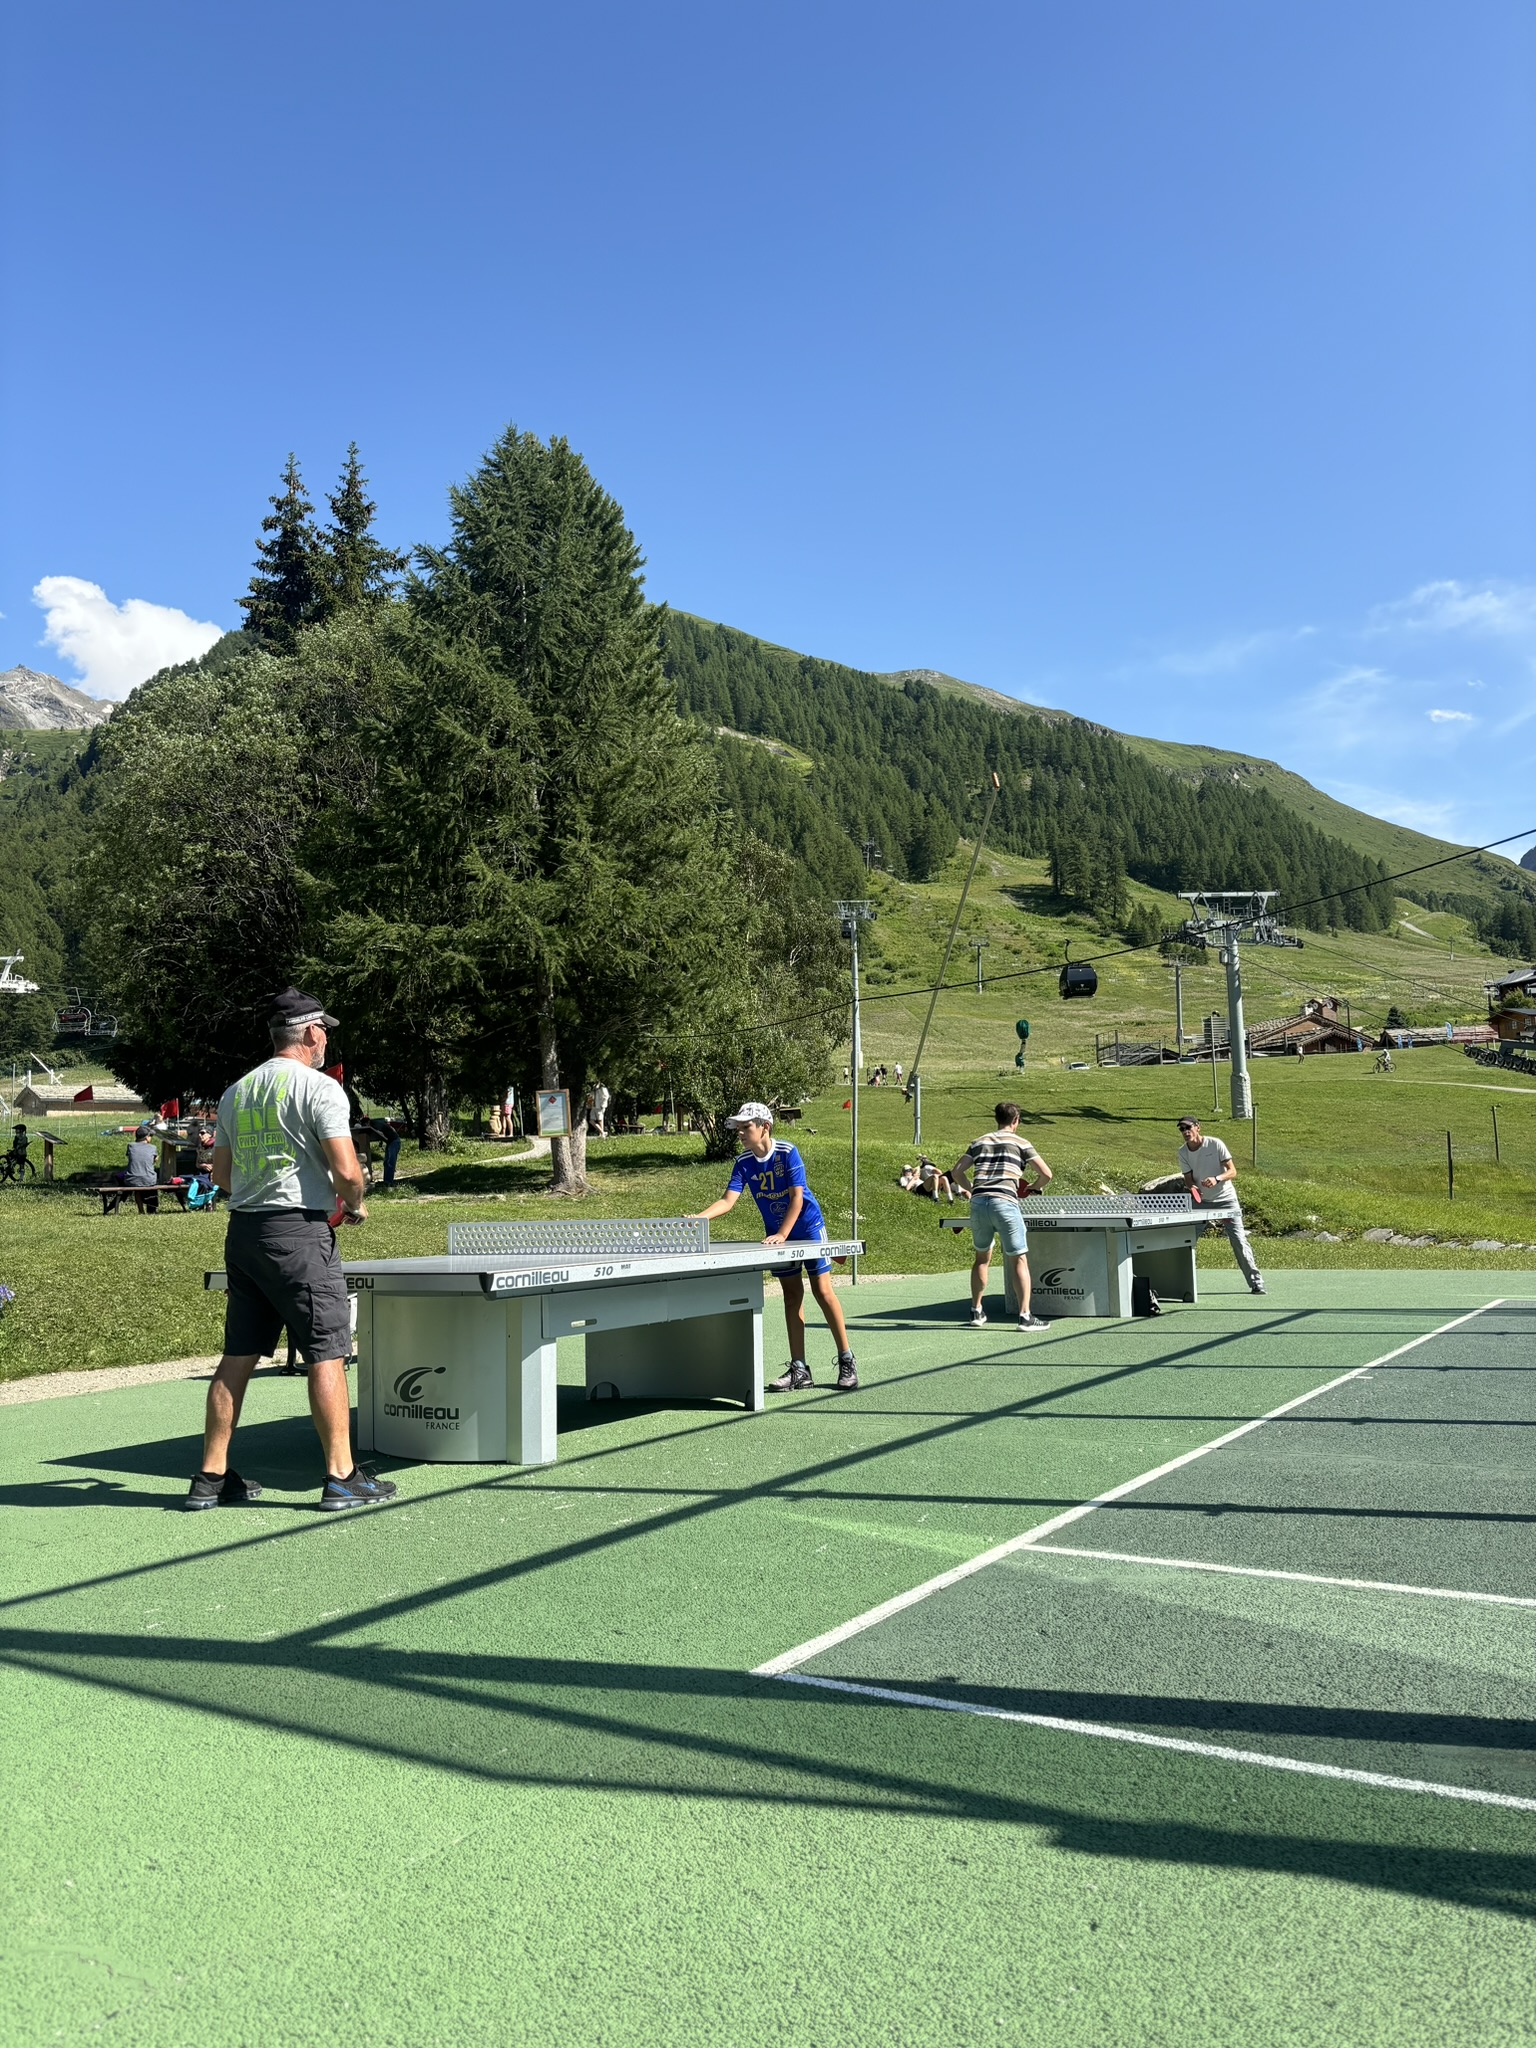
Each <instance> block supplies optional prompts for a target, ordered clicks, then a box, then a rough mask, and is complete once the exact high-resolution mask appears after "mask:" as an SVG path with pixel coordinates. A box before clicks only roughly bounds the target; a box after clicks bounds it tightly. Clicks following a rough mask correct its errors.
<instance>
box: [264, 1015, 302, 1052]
mask: <svg viewBox="0 0 1536 2048" xmlns="http://www.w3.org/2000/svg"><path fill="white" fill-rule="evenodd" d="M308 1028H309V1027H308V1026H307V1025H305V1024H294V1023H292V1022H291V1021H290V1020H289V1019H288V1018H287V1017H279V1018H278V1020H277V1022H276V1023H275V1024H273V1025H272V1027H271V1031H272V1050H273V1051H274V1052H286V1051H287V1050H288V1048H289V1046H290V1045H297V1044H298V1043H299V1041H300V1039H301V1038H302V1037H303V1036H304V1033H305V1031H306V1030H307V1029H308Z"/></svg>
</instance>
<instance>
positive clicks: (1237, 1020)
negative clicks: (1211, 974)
mask: <svg viewBox="0 0 1536 2048" xmlns="http://www.w3.org/2000/svg"><path fill="white" fill-rule="evenodd" d="M1221 964H1222V966H1223V967H1225V968H1226V970H1227V1048H1228V1051H1229V1052H1230V1054H1231V1059H1232V1114H1233V1116H1234V1117H1236V1118H1237V1119H1238V1120H1239V1121H1241V1122H1246V1121H1247V1119H1248V1118H1249V1117H1251V1116H1252V1115H1253V1088H1252V1086H1251V1084H1250V1083H1249V1080H1248V1046H1247V1041H1246V1034H1245V1031H1244V1027H1243V968H1242V962H1241V961H1240V960H1239V958H1238V952H1237V927H1236V925H1233V926H1232V927H1231V929H1230V930H1229V931H1228V932H1227V935H1226V940H1225V943H1224V944H1223V946H1222V949H1221Z"/></svg>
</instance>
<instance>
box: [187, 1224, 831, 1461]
mask: <svg viewBox="0 0 1536 2048" xmlns="http://www.w3.org/2000/svg"><path fill="white" fill-rule="evenodd" d="M863 1250H864V1246H863V1243H862V1242H861V1241H857V1240H853V1239H850V1240H848V1241H846V1242H837V1243H826V1244H821V1245H815V1246H813V1245H808V1244H807V1243H806V1242H805V1241H803V1240H802V1241H800V1242H799V1243H795V1244H783V1245H770V1244H761V1243H758V1244H720V1245H714V1246H712V1245H711V1244H710V1241H709V1225H708V1223H707V1222H696V1221H694V1220H693V1219H692V1218H685V1217H665V1216H664V1217H649V1218H642V1219H638V1220H634V1221H617V1220H601V1221H600V1220H596V1219H588V1218H573V1219H570V1220H568V1221H561V1222H517V1223H451V1224H450V1225H449V1226H448V1253H447V1256H446V1257H444V1258H417V1259H355V1260H348V1261H347V1262H346V1263H345V1264H344V1266H343V1271H344V1273H345V1275H346V1281H347V1291H348V1293H349V1294H350V1295H351V1296H352V1298H353V1300H354V1302H355V1304H356V1310H357V1336H356V1353H357V1436H358V1447H359V1449H361V1450H364V1451H378V1452H382V1453H383V1454H384V1455H385V1456H386V1457H394V1458H411V1459H421V1460H426V1461H428V1462H430V1463H434V1464H477V1463H488V1462H497V1461H503V1460H504V1461H506V1462H508V1463H511V1464H514V1465H550V1464H553V1463H554V1462H555V1459H556V1457H557V1455H558V1451H557V1439H556V1426H555V1412H556V1396H555V1346H556V1344H557V1343H558V1342H559V1340H560V1339H561V1338H562V1337H581V1338H583V1339H584V1340H585V1351H586V1383H587V1395H588V1398H589V1399H597V1398H604V1397H606V1398H610V1399H614V1400H622V1401H710V1400H728V1401H736V1402H739V1403H740V1404H741V1405H742V1406H743V1407H744V1408H746V1409H747V1410H749V1411H755V1410H759V1409H761V1408H762V1406H763V1277H764V1275H765V1274H768V1273H776V1272H783V1271H784V1270H786V1269H787V1268H790V1267H795V1266H798V1265H800V1264H801V1262H802V1261H803V1260H804V1259H805V1258H806V1257H807V1256H808V1255H809V1256H811V1257H813V1258H814V1257H825V1258H833V1259H846V1258H854V1257H858V1256H859V1255H861V1254H862V1252H863ZM204 1279H205V1285H207V1286H209V1287H213V1288H222V1287H223V1285H224V1275H223V1273H222V1272H216V1273H209V1274H206V1275H205V1276H204Z"/></svg>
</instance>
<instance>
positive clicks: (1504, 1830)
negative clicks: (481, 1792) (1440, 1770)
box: [0, 1628, 1536, 1918]
mask: <svg viewBox="0 0 1536 2048" xmlns="http://www.w3.org/2000/svg"><path fill="white" fill-rule="evenodd" d="M0 1659H4V1660H7V1661H10V1662H12V1663H14V1664H16V1665H18V1666H21V1667H24V1668H26V1669H30V1670H33V1671H38V1672H47V1673H50V1674H52V1675H54V1676H57V1677H61V1678H67V1679H71V1680H74V1681H76V1682H78V1683H82V1684H85V1685H90V1686H97V1687H102V1688H105V1689H107V1690H110V1691H114V1692H118V1693H121V1694H125V1695H128V1696H131V1697H134V1698H139V1699H153V1700H158V1701H163V1702H168V1703H174V1704H176V1705H181V1706H188V1707H193V1708H196V1709H198V1710H199V1711H201V1712H204V1713H213V1714H218V1715H222V1716H224V1717H227V1718H228V1719H229V1720H231V1721H233V1722H236V1723H240V1724H243V1725H246V1726H250V1727H256V1728H264V1729H273V1730H280V1731H283V1732H286V1733H291V1734H299V1735H303V1736H306V1737H309V1738H312V1739H314V1740H317V1741H320V1742H324V1743H327V1744H331V1745H333V1746H337V1747H339V1748H342V1749H352V1750H355V1751H359V1752H366V1753H368V1754H371V1755H375V1756H379V1757H385V1758H389V1759H392V1760H396V1761H404V1762H409V1763H412V1764H416V1765H424V1766H427V1767H429V1768H432V1769H437V1770H442V1771H448V1772H453V1773H457V1774H461V1775H467V1776H470V1777H474V1778H479V1779H481V1780H484V1781H487V1782H492V1783H497V1784H514V1785H540V1786H567V1787H571V1788H575V1789H579V1790H582V1791H586V1792H591V1791H593V1790H595V1789H606V1790H609V1791H622V1792H626V1793H630V1794H638V1795H648V1796H653V1797H660V1798H667V1799H678V1798H681V1799H699V1800H721V1799H725V1800H732V1801H747V1802H765V1803H776V1804H783V1803H787V1804H795V1805H802V1806H812V1807H822V1808H834V1809H843V1810H869V1809H885V1810H888V1811H892V1812H895V1813H898V1814H908V1815H912V1816H916V1817H921V1818H923V1819H926V1820H928V1821H930V1822H932V1821H936V1820H945V1819H955V1820H965V1821H972V1822H975V1821H980V1822H985V1823H990V1824H993V1825H996V1826H1001V1827H1010V1828H1029V1829H1045V1830H1047V1831H1049V1834H1050V1837H1051V1839H1052V1840H1053V1841H1054V1842H1055V1843H1056V1844H1057V1845H1058V1846H1060V1847H1065V1848H1070V1849H1073V1850H1076V1851H1078V1852H1079V1853H1081V1854H1084V1855H1090V1856H1096V1857H1110V1858H1120V1859H1125V1858H1130V1859H1135V1860H1138V1861H1153V1862H1160V1863H1165V1864H1167V1863H1186V1864H1192V1865H1200V1866H1205V1867H1208V1868H1213V1869H1236V1870H1242V1869H1246V1870H1253V1871H1284V1872H1288V1873H1291V1874H1293V1875H1316V1876H1324V1877H1328V1878H1331V1879H1334V1880H1337V1881H1340V1882H1344V1883H1349V1884H1357V1885H1367V1886H1371V1887H1374V1888H1376V1889H1378V1890H1381V1891H1384V1892H1394V1893H1399V1894H1406V1895H1411V1896H1415V1897H1420V1898H1425V1899H1439V1900H1450V1901H1456V1902H1458V1903H1461V1904H1465V1905H1469V1906H1475V1907H1480V1908H1482V1909H1484V1910H1490V1911H1494V1912H1499V1913H1507V1914H1514V1915H1518V1916H1520V1917H1522V1918H1536V1853H1532V1851H1531V1850H1530V1849H1529V1848H1528V1846H1527V1842H1528V1839H1529V1829H1528V1818H1529V1817H1528V1816H1526V1815H1523V1814H1516V1813H1504V1812H1499V1811H1496V1810H1492V1809H1487V1808H1483V1809H1478V1811H1477V1814H1476V1827H1475V1833H1474V1832H1473V1829H1472V1828H1471V1826H1470V1825H1469V1822H1468V1812H1467V1809H1465V1808H1462V1809H1460V1810H1457V1809H1455V1808H1452V1807H1451V1806H1450V1805H1449V1804H1448V1803H1443V1802H1435V1801H1429V1800H1414V1801H1412V1802H1400V1803H1399V1804H1398V1805H1397V1806H1396V1807H1394V1808H1392V1809H1391V1810H1388V1809H1386V1808H1384V1807H1383V1806H1382V1803H1381V1796H1380V1795H1379V1794H1375V1795H1369V1794H1365V1793H1363V1792H1362V1793H1360V1794H1358V1795H1356V1794H1354V1793H1353V1792H1352V1789H1351V1788H1349V1787H1347V1786H1340V1785H1335V1784H1329V1785H1327V1786H1326V1787H1320V1786H1319V1785H1318V1784H1317V1782H1316V1781H1296V1780H1287V1779H1278V1778H1275V1777H1273V1776H1271V1774H1270V1773H1268V1772H1265V1773H1255V1772H1252V1771H1247V1772H1240V1773H1234V1772H1232V1771H1230V1770H1223V1769H1222V1767H1221V1766H1220V1765H1214V1766H1213V1765H1212V1764H1211V1763H1210V1762H1209V1761H1208V1760H1205V1759H1200V1758H1185V1757H1180V1756H1176V1755H1171V1754H1166V1753H1165V1754H1157V1755H1154V1754H1152V1753H1150V1752H1145V1751H1143V1752H1139V1753H1137V1754H1136V1758H1135V1763H1134V1766H1132V1765H1131V1764H1130V1763H1129V1762H1126V1763H1124V1764H1123V1766H1122V1767H1121V1768H1116V1769H1110V1770H1103V1769H1098V1770H1095V1771H1091V1772H1087V1773H1085V1771H1084V1752H1083V1746H1082V1742H1081V1740H1080V1739H1078V1738H1073V1737H1069V1736H1068V1737H1064V1736H1060V1735H1056V1734H1053V1733H1051V1732H1048V1731H1042V1730H1035V1729H1024V1728H1005V1727H1000V1726H999V1725H998V1724H997V1723H995V1722H983V1721H978V1720H973V1719H971V1718H970V1717H966V1716H960V1715H948V1714H936V1713H923V1712H921V1711H915V1710H913V1709H909V1708H905V1707H897V1706H892V1705H890V1704H889V1703H885V1702H879V1701H871V1700H867V1699H859V1698H857V1697H855V1696H847V1695H845V1696H840V1697H838V1698H836V1699H830V1700H829V1699H828V1698H827V1697H826V1696H825V1695H822V1696H819V1697H818V1696H817V1695H816V1694H815V1693H814V1692H812V1691H810V1690H809V1689H807V1688H801V1687H796V1686H786V1685H783V1684H781V1683H777V1682H775V1681H772V1680H765V1679H757V1678H753V1677H751V1676H750V1675H746V1674H740V1673H736V1672H730V1671H723V1670H712V1669H708V1668H695V1667H689V1666H680V1665H653V1664H628V1663H623V1662H584V1661H576V1660H560V1659H544V1658H536V1657H532V1658H530V1657H509V1656H492V1655H472V1654H469V1653H452V1654H447V1653H443V1652H440V1651H429V1650H410V1649H396V1648H389V1647H382V1646H375V1645H349V1644H339V1643H336V1642H324V1643H318V1642H315V1641H312V1640H307V1639H295V1638H279V1639H277V1640H275V1641H268V1642H254V1643H253V1642H232V1641H219V1640H205V1639H200V1638H190V1637H185V1636H182V1637H169V1636H163V1635H153V1636H146V1635H143V1634H121V1635H115V1634H89V1633H79V1632H76V1631H57V1632H55V1631H51V1630H29V1629H18V1628H10V1629H6V1630H3V1631H0ZM1073 1703H1074V1705H1075V1706H1076V1707H1077V1708H1078V1709H1079V1710H1083V1709H1086V1708H1089V1707H1092V1708H1093V1710H1094V1714H1095V1716H1096V1717H1103V1716H1107V1715H1110V1714H1112V1713H1114V1712H1115V1711H1117V1710H1120V1709H1123V1707H1124V1706H1125V1705H1126V1704H1127V1703H1126V1702H1125V1701H1124V1700H1123V1699H1120V1698H1118V1697H1117V1696H1114V1695H1093V1696H1090V1695H1077V1696H1074V1702H1073ZM1148 1704H1149V1703H1147V1702H1140V1703H1139V1705H1140V1707H1141V1708H1142V1709H1143V1710H1144V1709H1145V1708H1146V1707H1147V1706H1148ZM1244 1711H1247V1712H1252V1711H1253V1709H1251V1708H1247V1709H1245V1710H1244ZM1477 1732H1478V1733H1479V1734H1480V1735H1481V1736H1482V1737H1483V1738H1485V1739H1486V1738H1487V1737H1489V1736H1490V1735H1493V1736H1494V1737H1495V1738H1497V1737H1498V1736H1500V1735H1501V1734H1502V1733H1503V1732H1504V1731H1501V1730H1497V1729H1495V1730H1489V1729H1487V1728H1483V1729H1480V1730H1478V1731H1477ZM1096 1761H1097V1758H1096ZM1119 1761H1120V1760H1119V1759H1117V1762H1119ZM1260 1780H1262V1782H1260ZM1020 1786H1027V1787H1028V1791H1027V1792H1024V1791H1021V1790H1019V1789H1017V1788H1019V1787H1020ZM1362 1800H1365V1801H1369V1803H1368V1804H1362V1803H1361V1801H1362ZM1351 1825H1353V1826H1356V1827H1358V1828H1359V1829H1360V1831H1361V1833H1362V1835H1364V1834H1366V1833H1367V1832H1368V1833H1369V1835H1370V1837H1371V1838H1370V1839H1352V1838H1351V1836H1350V1834H1349V1832H1348V1830H1349V1827H1350V1826H1351Z"/></svg>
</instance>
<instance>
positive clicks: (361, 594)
mask: <svg viewBox="0 0 1536 2048" xmlns="http://www.w3.org/2000/svg"><path fill="white" fill-rule="evenodd" d="M367 482H368V479H367V478H366V477H365V476H364V475H363V465H362V462H361V460H360V459H359V456H358V452H357V443H356V442H355V441H351V442H349V443H348V445H347V459H346V462H345V464H344V465H343V467H342V472H341V479H340V482H339V483H338V484H337V487H336V489H335V490H334V491H332V492H331V493H330V494H329V497H328V500H327V502H328V503H329V505H330V508H331V518H332V521H333V524H332V525H330V526H328V527H327V528H326V529H325V535H324V548H325V552H326V555H327V556H328V557H329V561H328V568H329V571H330V578H329V580H330V592H331V599H332V603H333V605H334V607H335V608H336V609H337V610H341V611H345V610H347V609H348V608H349V607H350V606H352V605H357V604H364V603H366V602H368V601H370V600H372V599H375V598H382V597H388V596H389V595H390V594H391V592H392V590H393V588H394V579H395V578H396V577H397V576H399V575H401V574H402V573H403V571H404V570H405V567H406V565H407V563H408V562H409V561H410V557H409V555H404V554H399V553H397V552H396V550H395V549H394V548H387V547H385V546H384V545H383V543H382V542H381V541H379V540H377V539H376V538H375V537H374V532H373V515H374V513H375V512H376V511H377V510H378V507H377V506H376V505H375V504H374V502H373V500H372V499H371V498H370V497H369V496H368V493H367V488H366V486H367Z"/></svg>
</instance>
